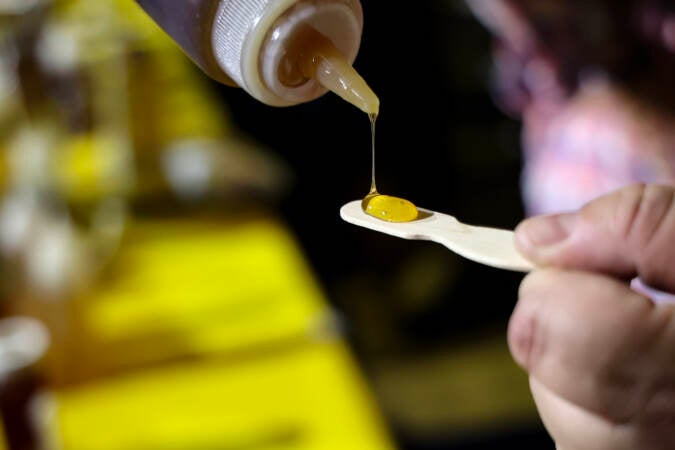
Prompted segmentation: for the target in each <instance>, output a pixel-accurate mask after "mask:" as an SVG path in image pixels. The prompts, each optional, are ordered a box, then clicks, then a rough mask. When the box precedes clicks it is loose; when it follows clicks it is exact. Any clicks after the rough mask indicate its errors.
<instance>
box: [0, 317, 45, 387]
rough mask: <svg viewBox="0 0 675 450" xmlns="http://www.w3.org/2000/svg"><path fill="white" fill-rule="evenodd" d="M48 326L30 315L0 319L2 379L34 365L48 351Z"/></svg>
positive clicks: (0, 365) (0, 370)
mask: <svg viewBox="0 0 675 450" xmlns="http://www.w3.org/2000/svg"><path fill="white" fill-rule="evenodd" d="M49 342H50V337H49V332H48V331H47V328H46V327H45V326H44V325H43V324H42V323H41V322H40V321H38V320H36V319H32V318H29V317H18V316H17V317H7V318H3V319H0V380H4V379H6V378H7V377H9V376H12V375H13V374H15V373H16V372H18V371H20V370H23V369H26V368H28V367H31V366H33V365H34V364H35V363H37V362H38V361H39V360H40V359H41V358H42V357H43V356H44V354H45V353H46V351H47V349H48V347H49Z"/></svg>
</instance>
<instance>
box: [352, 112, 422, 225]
mask: <svg viewBox="0 0 675 450" xmlns="http://www.w3.org/2000/svg"><path fill="white" fill-rule="evenodd" d="M369 117H370V134H371V152H372V166H371V180H370V192H369V193H368V195H366V196H365V197H364V199H363V201H362V202H361V208H363V211H364V212H365V213H366V214H368V215H369V216H373V217H376V218H378V219H381V220H386V221H387V222H410V221H412V220H415V219H417V216H418V211H417V207H416V206H415V205H414V204H413V203H412V202H410V201H408V200H406V199H404V198H399V197H393V196H391V195H382V194H380V193H379V192H377V184H376V183H375V122H376V120H377V114H372V113H371V114H369Z"/></svg>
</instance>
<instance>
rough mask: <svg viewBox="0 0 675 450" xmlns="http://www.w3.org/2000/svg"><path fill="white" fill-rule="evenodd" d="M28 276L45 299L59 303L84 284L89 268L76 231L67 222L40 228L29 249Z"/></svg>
mask: <svg viewBox="0 0 675 450" xmlns="http://www.w3.org/2000/svg"><path fill="white" fill-rule="evenodd" d="M25 257H26V273H27V275H28V280H29V283H30V285H31V287H33V288H34V289H35V290H36V291H37V292H38V293H40V294H42V295H43V297H42V298H54V299H59V298H61V297H62V296H63V295H64V294H66V293H69V292H70V289H71V288H72V287H73V286H75V285H77V284H80V283H81V281H82V280H81V279H82V274H83V269H84V267H86V264H85V260H84V258H83V252H82V248H81V245H80V242H79V240H78V239H77V235H76V233H75V229H74V227H73V225H72V224H71V223H70V221H68V220H66V219H64V218H50V219H47V220H43V221H41V222H40V223H39V224H38V227H37V229H36V231H35V233H34V234H33V235H32V236H31V239H30V241H29V243H28V246H27V248H26V254H25Z"/></svg>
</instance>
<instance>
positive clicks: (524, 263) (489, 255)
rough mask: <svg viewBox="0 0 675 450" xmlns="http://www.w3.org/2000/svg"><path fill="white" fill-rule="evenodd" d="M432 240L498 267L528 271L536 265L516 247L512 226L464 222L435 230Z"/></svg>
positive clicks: (467, 256)
mask: <svg viewBox="0 0 675 450" xmlns="http://www.w3.org/2000/svg"><path fill="white" fill-rule="evenodd" d="M429 237H430V238H431V240H433V241H436V242H438V243H439V244H443V245H444V246H446V247H447V248H448V249H450V250H452V251H453V252H455V253H457V254H459V255H461V256H463V257H465V258H467V259H470V260H472V261H475V262H478V263H481V264H485V265H488V266H491V267H496V268H498V269H505V270H513V271H517V272H529V271H531V270H532V269H534V266H533V265H532V263H531V262H530V261H528V260H526V259H525V258H524V257H523V256H522V255H521V254H520V253H519V252H518V250H517V249H516V244H515V234H514V232H513V231H510V230H502V229H497V228H487V227H477V226H471V225H464V224H462V227H461V231H456V227H453V229H452V230H450V231H447V232H443V233H437V234H436V233H434V234H433V235H430V236H429Z"/></svg>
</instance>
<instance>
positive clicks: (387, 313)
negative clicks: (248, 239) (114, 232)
mask: <svg viewBox="0 0 675 450" xmlns="http://www.w3.org/2000/svg"><path fill="white" fill-rule="evenodd" d="M363 3H364V4H363V7H364V16H365V29H364V37H363V42H362V47H361V51H360V53H359V56H358V58H357V60H356V62H355V64H354V65H355V67H356V69H357V70H358V71H359V72H360V73H361V74H362V76H363V77H364V78H365V79H366V80H367V81H368V83H369V84H370V86H371V87H372V88H373V90H374V91H375V92H376V93H377V94H378V96H379V97H380V100H381V115H380V118H379V120H378V126H377V182H378V188H379V191H380V192H382V193H387V194H391V195H397V196H401V197H405V198H407V199H409V200H411V201H413V202H414V203H415V204H417V205H418V206H421V207H424V208H428V209H433V210H437V211H441V212H445V213H449V214H452V215H455V216H457V217H458V218H459V219H460V220H461V221H464V222H467V223H471V224H476V225H489V226H496V227H504V228H512V227H514V226H515V225H516V224H517V223H518V222H519V221H520V220H521V219H522V218H523V214H524V213H523V206H522V204H521V197H520V190H519V176H520V168H521V163H522V162H521V154H520V145H519V138H520V136H519V132H520V124H519V123H518V122H517V121H514V120H513V119H510V118H508V117H507V116H506V115H505V114H503V113H502V112H501V111H499V110H498V109H497V108H496V107H495V104H494V102H493V101H492V99H491V97H490V93H489V89H488V86H489V76H490V64H491V60H490V48H491V39H490V36H489V34H488V33H487V31H486V30H485V29H484V28H483V27H482V25H481V24H480V23H479V22H478V21H477V20H476V19H475V18H474V17H473V16H471V15H470V14H469V13H468V12H467V11H466V10H465V8H464V7H463V5H462V3H461V2H458V1H453V0H445V1H442V0H434V1H424V2H394V3H392V2H379V1H364V2H363ZM218 92H219V93H221V95H222V96H223V99H224V100H225V101H226V103H227V104H228V105H229V106H230V108H231V110H232V118H233V120H234V121H235V122H236V124H237V125H238V126H239V127H240V128H241V129H242V130H244V131H245V132H246V133H247V134H249V135H250V136H252V137H253V138H255V139H257V140H258V141H260V142H262V143H263V144H265V145H266V146H268V147H269V148H272V149H274V150H275V151H276V152H278V154H279V155H280V156H281V157H282V158H283V159H284V160H285V161H286V162H287V164H288V165H289V166H290V168H291V169H292V172H293V174H294V177H295V179H294V184H293V187H292V190H291V192H290V193H288V194H287V195H284V197H283V200H282V201H281V204H280V205H279V206H278V207H279V212H280V213H281V215H282V217H283V218H284V219H285V220H286V221H287V222H288V223H289V225H290V226H291V228H292V229H293V230H294V232H295V233H296V235H297V237H298V239H299V240H300V243H301V245H302V246H303V249H304V251H305V253H306V255H307V257H308V258H309V260H310V262H311V264H312V265H313V268H314V270H315V272H316V274H317V276H318V278H319V280H320V282H321V283H322V284H323V287H324V289H325V291H326V294H327V296H328V298H329V299H330V301H331V302H333V304H334V306H335V308H336V310H337V311H338V313H339V314H340V315H341V316H342V318H343V326H344V330H345V334H346V336H347V338H348V339H349V340H350V342H351V343H352V346H353V349H354V351H355V352H356V354H357V355H358V357H359V361H360V362H361V364H362V366H363V368H364V371H365V373H366V374H370V373H371V371H370V369H371V367H373V366H376V365H377V361H378V360H381V359H391V358H397V357H405V356H407V355H416V356H420V355H421V357H424V355H426V354H434V353H435V352H442V351H444V349H447V348H452V346H453V345H456V344H457V343H459V342H465V341H466V340H467V339H469V340H470V339H471V338H472V336H474V335H476V333H477V332H476V330H482V331H480V333H484V332H485V331H484V330H488V332H494V333H501V334H502V335H503V337H504V339H505V331H506V326H507V323H508V318H509V315H510V313H511V311H512V309H513V306H514V305H515V302H516V299H517V287H518V284H519V282H520V280H521V278H522V275H520V274H515V273H511V272H505V271H499V270H496V269H492V268H488V267H483V266H480V265H478V264H475V263H471V262H468V261H466V260H463V259H462V258H460V257H458V256H456V255H454V254H452V253H451V252H449V251H447V250H446V249H444V248H442V247H441V246H439V245H437V244H432V243H426V242H408V241H403V240H398V239H395V238H391V237H388V236H384V235H380V234H377V233H375V232H371V231H369V230H365V229H359V228H357V227H354V226H352V225H350V224H347V223H345V222H343V221H342V220H340V218H339V214H338V211H339V208H340V206H341V205H343V204H344V203H346V202H348V201H351V200H354V199H358V198H361V197H363V196H364V195H365V194H366V193H367V191H368V188H369V184H370V179H369V176H370V125H369V121H368V118H367V117H366V116H365V115H364V114H363V113H362V112H361V111H359V110H357V109H356V108H354V107H353V106H352V105H349V104H347V103H345V102H343V101H342V100H340V99H339V98H337V97H336V96H334V95H332V94H330V95H326V96H324V97H323V98H321V99H319V100H317V101H315V102H312V103H309V104H305V105H300V106H294V107H291V108H283V109H279V108H273V107H269V106H265V105H262V104H260V103H258V102H254V101H251V99H250V97H248V95H247V94H245V93H244V92H242V91H241V90H237V89H231V88H222V87H221V88H219V90H218ZM437 375H438V376H442V374H437ZM385 414H386V409H385ZM391 426H392V429H393V432H394V433H395V434H396V436H397V438H398V440H399V444H400V446H401V448H402V450H418V449H454V448H463V449H464V448H466V449H479V448H494V447H495V446H500V447H501V446H505V445H513V446H514V447H516V448H530V447H532V448H553V444H552V443H551V441H550V439H549V438H548V437H547V435H546V433H545V432H544V430H543V428H542V426H541V425H540V424H539V423H538V422H533V423H532V424H531V426H525V427H519V428H518V429H508V427H507V429H506V431H502V432H498V433H497V432H494V433H483V434H481V435H480V437H478V436H471V437H464V438H457V437H456V436H455V435H453V436H444V434H443V432H442V430H441V431H440V432H439V433H434V435H433V436H420V435H415V436H410V435H408V434H407V433H406V431H405V429H404V428H405V427H399V426H398V424H397V423H396V422H395V421H392V423H391Z"/></svg>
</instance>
